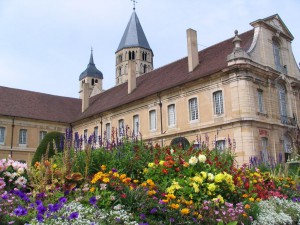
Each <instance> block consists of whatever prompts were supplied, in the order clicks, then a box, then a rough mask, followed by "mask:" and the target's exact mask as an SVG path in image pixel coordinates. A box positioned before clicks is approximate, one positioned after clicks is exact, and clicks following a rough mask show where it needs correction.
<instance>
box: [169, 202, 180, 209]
mask: <svg viewBox="0 0 300 225" xmlns="http://www.w3.org/2000/svg"><path fill="white" fill-rule="evenodd" d="M170 207H171V208H172V209H178V208H179V204H175V203H172V204H171V205H170Z"/></svg>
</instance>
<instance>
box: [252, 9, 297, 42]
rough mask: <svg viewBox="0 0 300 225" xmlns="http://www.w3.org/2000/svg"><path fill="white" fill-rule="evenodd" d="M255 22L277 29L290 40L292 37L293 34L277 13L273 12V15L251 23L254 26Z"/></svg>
mask: <svg viewBox="0 0 300 225" xmlns="http://www.w3.org/2000/svg"><path fill="white" fill-rule="evenodd" d="M256 24H265V25H267V26H268V27H269V28H270V29H272V30H275V31H279V32H280V33H281V34H283V35H285V36H286V37H287V38H289V39H290V40H291V41H292V40H293V39H294V36H293V35H292V33H291V32H290V31H289V29H288V28H287V26H286V25H285V24H284V22H283V21H282V19H281V18H280V16H279V15H278V14H275V15H273V16H269V17H267V18H265V19H260V20H256V21H254V22H252V23H251V25H252V26H256Z"/></svg>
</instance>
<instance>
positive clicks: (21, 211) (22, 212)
mask: <svg viewBox="0 0 300 225" xmlns="http://www.w3.org/2000/svg"><path fill="white" fill-rule="evenodd" d="M14 213H15V214H16V216H25V215H27V214H28V211H27V209H26V208H24V207H22V206H20V205H19V206H18V207H17V208H16V209H15V210H14Z"/></svg>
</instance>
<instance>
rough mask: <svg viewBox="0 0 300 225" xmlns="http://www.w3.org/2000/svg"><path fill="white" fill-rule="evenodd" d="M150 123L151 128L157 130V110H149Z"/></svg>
mask: <svg viewBox="0 0 300 225" xmlns="http://www.w3.org/2000/svg"><path fill="white" fill-rule="evenodd" d="M149 125H150V130H156V111H155V110H151V111H150V112H149Z"/></svg>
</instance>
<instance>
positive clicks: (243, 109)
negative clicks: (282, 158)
mask: <svg viewBox="0 0 300 225" xmlns="http://www.w3.org/2000/svg"><path fill="white" fill-rule="evenodd" d="M251 25H252V26H253V31H248V32H246V33H244V34H241V35H239V34H238V33H237V32H235V37H233V38H232V39H231V40H226V41H224V42H221V43H219V44H217V45H214V46H212V47H210V48H208V49H205V50H203V51H200V52H199V53H198V56H199V59H197V61H198V63H197V62H196V64H195V61H194V62H193V63H192V64H191V65H192V66H190V67H189V66H188V65H189V64H190V62H189V60H190V57H187V58H184V59H182V60H179V61H176V62H174V63H171V64H168V65H167V66H165V67H162V68H160V69H158V70H153V71H150V70H152V65H153V64H152V63H153V62H152V60H153V58H152V56H153V54H152V51H150V50H147V51H148V52H147V54H149V56H151V57H149V58H147V60H148V59H149V61H147V63H148V64H147V68H148V66H149V72H148V71H146V72H148V73H147V74H145V75H143V76H139V72H140V71H141V70H140V69H141V67H140V63H141V62H140V57H141V53H142V52H143V51H144V50H145V49H142V48H132V49H131V48H125V49H122V50H120V51H117V52H116V60H117V61H116V70H117V71H116V79H117V80H116V84H117V85H116V86H115V87H113V88H112V89H110V90H107V91H103V92H101V93H96V94H95V95H94V96H90V99H89V101H88V104H87V103H86V102H85V103H83V104H85V107H84V110H83V112H82V113H79V114H78V115H77V114H76V116H75V117H74V118H75V119H73V120H72V121H71V122H70V123H59V122H45V121H43V122H39V121H37V120H34V119H21V118H18V119H16V120H15V122H16V123H17V122H18V124H19V125H15V128H14V137H16V139H14V142H13V147H12V148H11V147H10V142H9V140H10V136H9V135H10V133H11V124H12V121H11V119H10V117H1V118H2V119H1V120H0V127H5V128H6V136H5V143H4V144H3V145H2V146H1V143H0V154H1V156H2V157H3V156H5V154H7V153H8V152H10V151H11V150H12V151H13V152H18V153H13V156H14V157H16V158H15V159H23V160H28V159H30V158H31V157H32V152H33V151H34V150H35V148H36V147H37V145H38V134H39V131H42V130H43V129H46V127H51V129H50V128H48V129H46V131H50V130H60V131H62V130H63V129H64V128H66V127H70V126H72V128H73V131H74V132H78V134H79V135H84V134H86V135H87V136H89V135H91V134H92V133H94V131H95V130H96V131H97V132H98V134H97V136H101V137H102V138H103V137H104V136H105V135H107V138H106V139H107V140H108V141H111V140H110V139H111V135H110V134H111V133H112V131H114V130H115V129H117V130H118V133H119V127H120V124H122V126H123V127H125V126H126V125H127V126H128V127H129V128H130V130H129V131H128V132H130V134H132V133H133V134H134V135H136V136H139V137H140V138H142V139H143V140H145V141H149V142H152V143H159V144H160V145H168V144H170V142H171V140H172V139H174V138H175V137H185V138H187V139H188V140H189V141H190V142H194V143H199V141H204V142H206V144H208V145H209V147H210V148H213V147H215V146H219V148H220V149H221V148H223V147H228V145H229V139H230V140H231V145H232V147H233V149H234V150H235V153H236V155H237V163H238V164H239V165H241V164H242V163H244V162H248V161H249V158H250V157H251V156H260V157H261V158H262V159H264V160H273V159H274V160H276V159H277V158H278V157H279V153H282V154H284V153H287V154H290V153H291V151H292V149H293V148H294V147H295V145H294V144H295V141H296V138H297V121H298V120H299V117H300V115H299V113H300V101H299V99H300V71H299V68H298V66H297V64H296V61H295V59H294V56H293V52H292V47H291V42H292V40H293V36H292V35H291V33H290V31H289V30H288V29H287V28H286V26H285V25H284V23H283V22H282V20H281V18H280V17H279V16H278V15H273V16H271V17H268V18H265V19H262V20H257V21H255V22H253V23H251ZM188 33H189V32H188ZM192 33H193V35H194V32H192ZM195 41H196V39H195V38H193V46H197V44H195V43H194V42H195ZM188 43H189V42H188ZM189 47H190V46H188V48H189ZM131 50H132V51H135V52H136V58H134V59H131V60H132V61H134V62H133V64H134V63H135V65H136V71H137V72H136V87H135V88H134V89H133V90H131V92H129V93H128V92H127V90H128V89H127V85H130V84H129V83H130V81H127V77H126V74H127V73H128V72H127V71H128V70H129V68H128V61H129V58H128V57H129V56H128V54H127V55H126V52H127V53H128V51H131ZM190 52H193V49H191V50H190ZM120 56H121V57H120ZM191 58H192V60H194V59H195V58H194V57H191ZM150 59H151V60H150ZM126 68H127V69H126ZM119 70H120V75H118V71H119ZM123 77H124V79H123ZM146 77H147V78H146ZM86 79H87V78H86ZM127 83H128V84H127ZM78 107H79V108H81V105H79V106H78ZM20 123H22V124H23V127H26V129H28V135H29V134H32V136H31V137H30V139H29V142H28V146H24V147H23V148H22V150H20V148H19V147H18V142H17V140H18V139H17V137H18V130H19V129H21V127H22V126H21V125H20ZM44 127H45V128H44ZM106 131H108V132H109V133H110V134H106ZM141 135H142V137H141ZM28 137H29V136H28ZM29 143H30V144H29ZM224 145H225V146H224ZM24 152H30V153H29V154H28V155H24ZM18 154H20V155H18ZM21 154H23V156H22V155H21Z"/></svg>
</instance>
